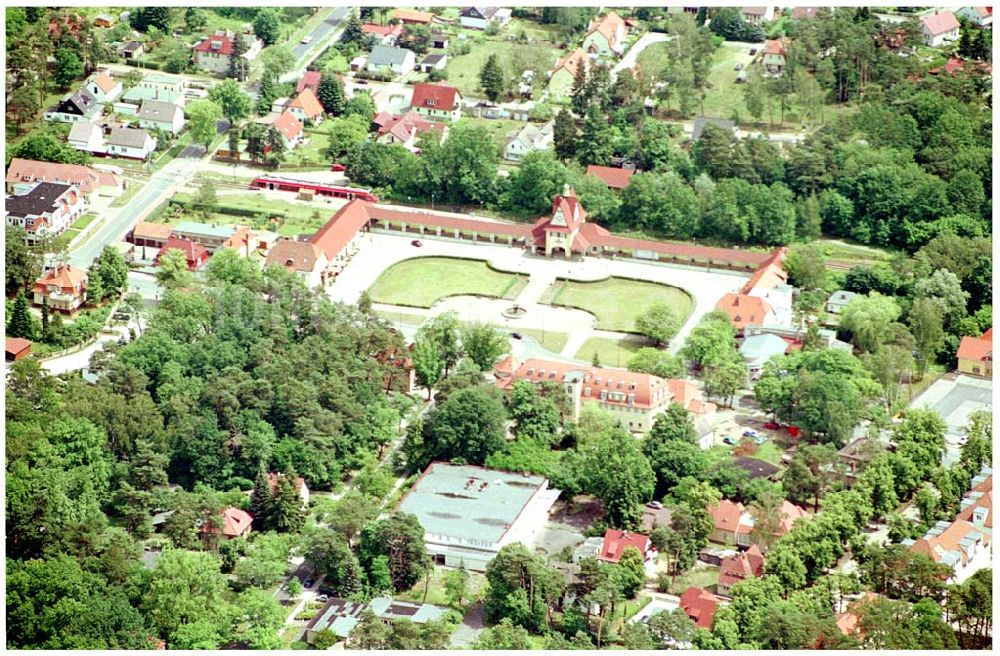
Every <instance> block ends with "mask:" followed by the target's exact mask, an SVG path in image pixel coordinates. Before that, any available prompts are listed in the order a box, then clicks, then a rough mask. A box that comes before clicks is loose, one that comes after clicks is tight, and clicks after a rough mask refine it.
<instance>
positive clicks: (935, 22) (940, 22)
mask: <svg viewBox="0 0 1000 656" xmlns="http://www.w3.org/2000/svg"><path fill="white" fill-rule="evenodd" d="M920 30H921V33H922V34H923V39H924V45H925V46H930V47H932V48H937V47H938V46H943V45H944V44H945V43H948V42H949V41H957V40H958V33H959V24H958V19H957V18H955V14H953V13H951V12H950V11H939V10H935V12H934V13H933V14H931V15H930V16H924V17H923V18H921V19H920Z"/></svg>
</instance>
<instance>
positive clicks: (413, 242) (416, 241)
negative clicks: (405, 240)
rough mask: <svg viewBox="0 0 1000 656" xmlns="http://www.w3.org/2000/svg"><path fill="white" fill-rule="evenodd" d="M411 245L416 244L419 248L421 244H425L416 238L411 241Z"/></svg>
mask: <svg viewBox="0 0 1000 656" xmlns="http://www.w3.org/2000/svg"><path fill="white" fill-rule="evenodd" d="M410 245H411V246H416V247H417V248H420V247H421V246H423V244H421V243H420V240H419V239H414V240H413V241H411V242H410Z"/></svg>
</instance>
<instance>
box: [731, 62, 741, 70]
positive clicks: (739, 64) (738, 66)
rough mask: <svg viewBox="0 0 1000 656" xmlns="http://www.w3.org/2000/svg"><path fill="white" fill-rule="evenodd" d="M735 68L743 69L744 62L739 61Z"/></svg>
mask: <svg viewBox="0 0 1000 656" xmlns="http://www.w3.org/2000/svg"><path fill="white" fill-rule="evenodd" d="M733 70H737V71H739V70H743V64H742V63H738V64H736V68H735V69H733Z"/></svg>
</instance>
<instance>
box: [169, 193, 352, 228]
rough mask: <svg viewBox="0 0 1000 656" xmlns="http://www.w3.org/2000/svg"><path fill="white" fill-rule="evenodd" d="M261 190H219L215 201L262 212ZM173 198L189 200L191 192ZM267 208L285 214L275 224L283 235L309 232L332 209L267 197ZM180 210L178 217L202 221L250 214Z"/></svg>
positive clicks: (327, 217) (238, 218)
mask: <svg viewBox="0 0 1000 656" xmlns="http://www.w3.org/2000/svg"><path fill="white" fill-rule="evenodd" d="M264 198H265V197H264V196H263V195H262V192H258V193H245V194H242V193H241V194H220V195H219V197H218V199H219V200H218V203H217V205H218V206H219V207H232V208H236V209H241V210H253V211H258V210H259V211H261V212H264V211H265V210H264V206H263V205H264V203H263V199H264ZM174 199H175V200H178V201H181V202H188V201H190V200H191V199H192V194H184V193H180V194H175V195H174ZM266 209H267V210H269V211H272V212H275V213H276V214H283V215H284V218H283V219H282V220H281V224H280V225H279V226H278V228H277V230H276V232H277V233H278V234H279V235H282V236H288V237H291V236H295V235H311V234H313V233H314V232H316V231H317V230H319V229H320V228H321V227H322V226H323V224H324V223H326V222H327V221H329V220H330V217H331V216H333V213H334V210H333V209H332V208H329V207H320V206H316V205H310V204H308V203H305V202H296V203H293V202H289V201H286V200H277V199H267V201H266ZM183 214H185V215H188V216H181V217H180V218H178V219H177V221H199V222H202V223H222V224H235V223H241V224H246V223H248V222H250V219H251V217H247V216H235V215H229V214H222V213H218V212H217V213H212V214H211V215H210V216H209V218H208V219H204V218H201V214H200V213H199V212H194V211H189V212H184V213H183Z"/></svg>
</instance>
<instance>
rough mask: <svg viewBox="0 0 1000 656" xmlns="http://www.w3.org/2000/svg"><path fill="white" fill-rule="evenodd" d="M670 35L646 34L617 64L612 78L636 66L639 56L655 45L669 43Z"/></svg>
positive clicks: (660, 33)
mask: <svg viewBox="0 0 1000 656" xmlns="http://www.w3.org/2000/svg"><path fill="white" fill-rule="evenodd" d="M670 38H671V37H670V35H668V34H664V33H663V32H646V33H645V34H643V35H642V36H641V37H639V40H638V41H636V42H635V43H633V44H632V47H631V48H629V49H628V52H626V53H625V56H624V57H622V60H621V61H620V62H618V63H617V64H615V67H614V68H612V69H611V78H612V79H614V78H615V77H617V76H618V73H619V72H621V71H623V70H626V69H630V68H632V67H633V66H635V63H636V61H637V60H638V59H639V55H641V54H642V51H643V50H645V49H646V48H647V47H649V46H650V45H652V44H654V43H661V42H663V41H669V40H670Z"/></svg>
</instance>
